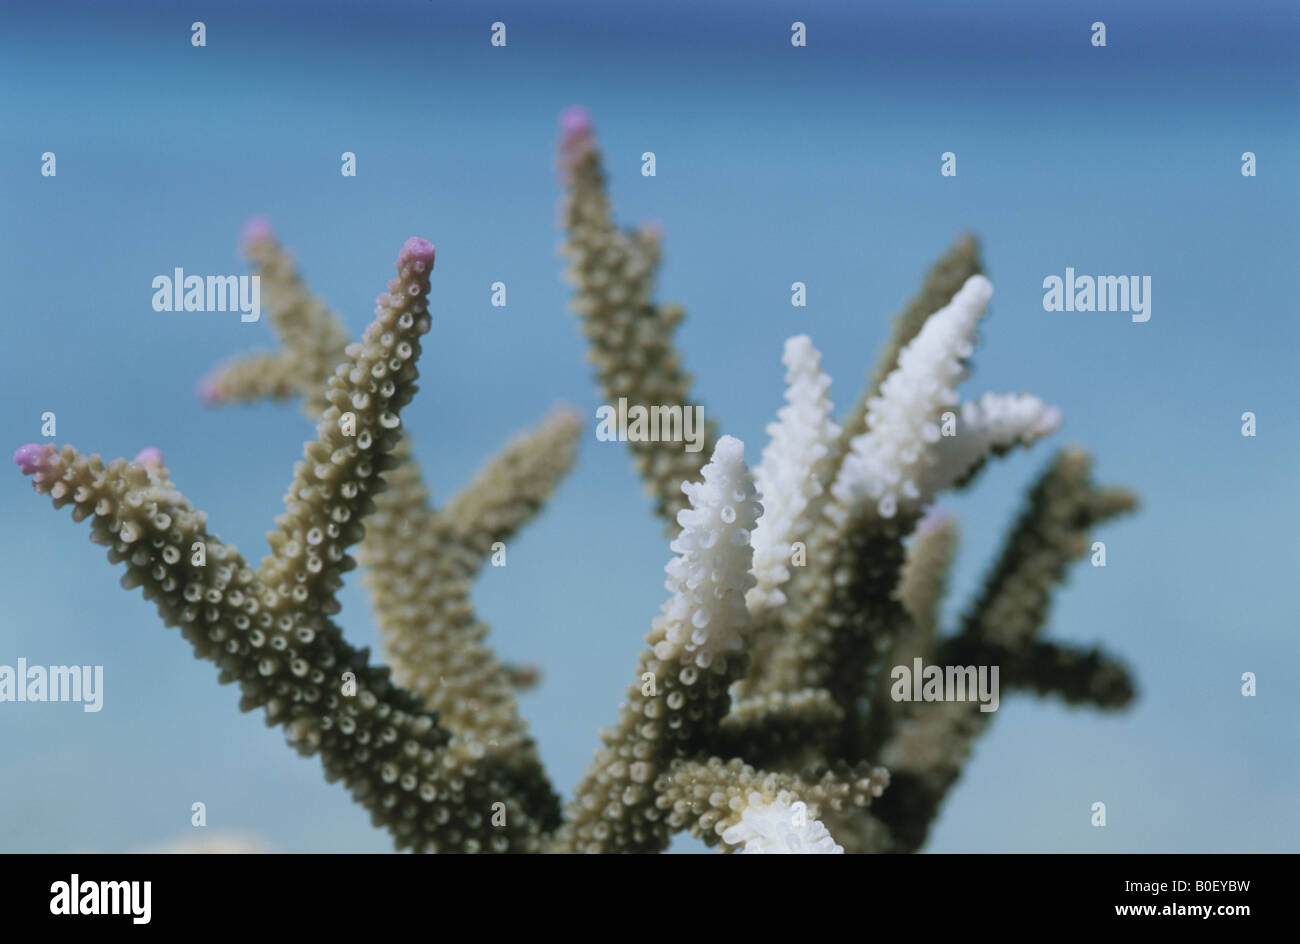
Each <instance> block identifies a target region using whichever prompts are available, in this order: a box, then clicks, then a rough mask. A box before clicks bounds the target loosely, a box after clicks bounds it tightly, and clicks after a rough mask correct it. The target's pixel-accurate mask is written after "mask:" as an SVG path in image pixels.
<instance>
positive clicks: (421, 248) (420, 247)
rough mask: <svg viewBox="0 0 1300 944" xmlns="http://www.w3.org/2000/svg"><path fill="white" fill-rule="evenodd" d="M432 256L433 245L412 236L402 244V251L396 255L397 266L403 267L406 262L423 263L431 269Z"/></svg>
mask: <svg viewBox="0 0 1300 944" xmlns="http://www.w3.org/2000/svg"><path fill="white" fill-rule="evenodd" d="M433 256H434V249H433V243H431V242H429V241H428V240H427V239H421V238H420V237H419V236H412V237H411V238H410V239H408V240H407V241H406V242H404V243H403V244H402V251H401V252H400V253H398V254H397V264H398V265H399V266H403V265H406V264H407V263H408V262H423V263H424V264H425V265H426V266H429V267H430V268H432V267H433Z"/></svg>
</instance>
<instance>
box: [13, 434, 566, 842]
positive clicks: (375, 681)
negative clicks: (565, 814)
mask: <svg viewBox="0 0 1300 944" xmlns="http://www.w3.org/2000/svg"><path fill="white" fill-rule="evenodd" d="M14 459H15V461H16V462H17V464H18V466H19V467H20V469H21V470H22V471H23V472H24V473H25V474H27V475H30V476H31V477H32V481H33V484H34V485H35V488H36V491H37V492H38V493H41V494H46V495H49V496H50V498H51V499H52V500H53V503H54V506H55V507H56V508H61V507H63V506H65V505H71V506H72V515H73V518H74V519H75V520H78V521H80V520H82V519H85V518H88V517H89V518H91V539H92V540H94V541H95V542H96V543H98V544H104V545H107V546H108V548H109V551H108V557H109V561H110V562H112V563H122V564H124V565H125V567H126V573H125V574H124V576H123V577H122V584H123V586H125V587H127V588H131V587H136V586H138V587H141V588H142V590H143V592H144V595H145V598H146V599H148V600H150V601H152V602H153V603H154V604H155V605H156V606H157V608H158V612H159V614H160V615H161V616H162V618H163V621H164V622H165V623H166V624H167V625H169V626H174V627H178V628H179V629H180V630H181V634H182V635H183V636H184V637H185V639H186V640H187V641H188V642H189V643H190V644H191V645H192V646H193V647H194V653H195V656H196V657H198V658H201V659H206V660H208V661H210V662H213V663H215V664H216V665H217V666H218V667H219V668H220V669H221V673H220V676H219V681H221V682H222V683H223V684H229V683H230V682H238V683H239V686H240V689H241V693H242V694H241V697H240V702H239V704H240V708H241V710H243V711H251V710H253V709H255V708H261V709H262V710H263V711H264V712H265V715H266V720H267V723H268V724H272V725H279V726H283V727H284V728H285V730H286V733H287V737H288V739H289V741H290V743H291V744H293V745H294V746H295V747H296V749H297V750H298V751H299V752H300V753H302V754H304V755H312V754H319V755H320V757H321V763H322V765H323V766H324V768H325V775H326V778H327V779H329V780H331V781H333V780H342V781H343V782H344V783H345V784H346V786H347V787H348V789H349V790H350V791H351V792H352V795H353V797H354V798H355V799H356V800H357V801H358V802H359V803H361V804H362V805H363V806H365V807H366V809H368V810H369V811H370V812H371V815H372V818H373V819H374V822H375V824H376V825H377V826H382V827H384V828H386V829H388V830H389V831H390V832H391V833H392V834H393V836H394V839H395V841H396V843H397V846H398V848H411V849H416V850H418V851H430V852H432V851H480V850H482V851H487V850H493V851H510V850H515V851H533V850H536V848H537V847H538V844H539V838H540V835H541V833H542V831H543V829H545V828H547V827H548V825H549V823H550V822H551V821H552V820H553V818H554V811H553V810H548V809H546V808H545V807H544V806H543V807H541V808H540V809H539V808H537V807H532V806H529V805H527V804H526V803H524V802H521V801H520V799H519V796H518V794H517V793H516V792H515V791H514V789H513V784H512V783H511V782H510V781H509V780H508V778H505V777H502V776H498V775H494V773H493V772H491V771H487V772H484V773H479V774H476V775H475V776H474V777H472V778H461V777H458V776H455V775H452V774H449V772H448V770H447V766H446V764H445V763H444V761H445V759H446V756H447V751H446V745H447V743H448V741H449V739H450V733H449V732H448V731H447V730H446V729H444V728H443V727H441V726H440V725H439V724H438V718H437V714H436V713H434V712H430V711H428V710H427V709H426V708H425V706H424V704H423V702H422V701H421V700H420V699H419V698H417V697H416V696H414V695H412V694H411V693H410V692H407V691H406V690H404V689H402V688H399V687H398V686H396V685H394V684H393V683H392V682H391V681H390V679H389V673H388V670H387V669H384V668H378V667H375V666H372V665H369V664H368V663H367V659H366V653H365V652H364V651H358V650H356V649H354V648H353V647H351V646H349V645H348V644H347V643H346V642H345V641H344V639H343V637H342V634H341V633H340V632H339V630H338V627H337V626H335V625H334V624H333V623H332V622H331V621H330V620H329V619H328V618H326V617H325V616H323V615H322V614H321V613H320V612H318V611H317V612H312V611H304V612H300V613H280V614H278V615H277V614H276V613H274V612H272V611H271V610H269V609H268V608H267V607H266V606H264V605H263V600H264V598H265V596H266V593H267V588H266V587H265V586H263V584H262V583H261V581H260V580H259V578H258V576H257V574H256V573H255V572H254V571H253V570H252V568H250V567H249V566H248V563H247V562H246V561H245V560H244V558H243V557H242V556H241V555H240V554H239V552H238V551H237V550H236V549H235V548H234V547H233V546H232V545H228V544H226V543H224V542H222V541H221V540H220V539H219V538H217V537H216V536H215V535H213V534H212V533H210V532H209V531H208V529H207V524H206V516H205V515H204V514H203V513H202V512H199V511H196V510H195V509H194V507H193V506H192V505H191V504H190V503H189V502H188V501H187V500H186V499H185V498H184V496H182V495H181V494H180V493H179V492H177V491H176V489H175V488H174V487H173V486H172V485H171V483H170V481H169V479H168V476H167V473H166V470H165V469H164V468H163V467H162V464H161V459H160V457H155V456H150V457H148V458H147V459H146V460H145V461H136V462H131V463H128V462H125V461H124V460H121V459H116V460H114V461H112V462H110V463H108V464H107V465H106V464H105V463H104V462H103V461H102V460H101V459H100V458H99V457H98V456H90V457H85V456H82V455H80V454H79V453H78V452H77V451H76V450H75V449H73V448H72V447H71V446H65V447H63V449H62V450H56V449H55V448H54V447H53V446H50V445H30V446H23V447H22V448H20V449H19V450H18V452H17V453H16V454H15V456H14ZM155 459H157V461H154V460H155ZM498 800H500V801H504V802H505V803H506V808H507V814H508V819H507V822H508V824H509V825H508V826H507V827H505V828H495V827H492V826H490V825H489V824H490V818H491V815H492V804H493V803H494V802H496V801H498Z"/></svg>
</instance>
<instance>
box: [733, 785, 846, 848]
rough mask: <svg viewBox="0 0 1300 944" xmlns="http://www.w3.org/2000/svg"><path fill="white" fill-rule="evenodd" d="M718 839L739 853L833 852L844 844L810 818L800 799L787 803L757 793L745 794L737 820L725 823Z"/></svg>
mask: <svg viewBox="0 0 1300 944" xmlns="http://www.w3.org/2000/svg"><path fill="white" fill-rule="evenodd" d="M722 841H723V842H725V843H728V844H730V845H733V846H742V847H743V848H741V850H740V852H741V853H743V854H749V855H753V854H767V855H772V854H776V855H836V854H842V853H843V852H844V847H843V846H841V845H838V844H837V843H836V842H835V838H834V837H833V836H831V834H830V832H829V830H827V829H826V826H825V825H824V824H823V823H822V822H820V821H819V820H815V819H810V818H809V817H808V813H807V809H806V807H805V806H804V804H803V803H802V802H799V803H794V804H789V803H785V802H783V800H782V798H779V797H778V798H777V799H775V800H769V799H767V798H765V797H764V796H763V795H762V794H761V793H751V794H750V795H749V805H748V806H746V807H745V809H744V811H743V812H742V813H741V816H740V822H738V823H736V824H735V825H734V826H730V827H728V828H727V829H726V830H725V831H724V832H723V834H722Z"/></svg>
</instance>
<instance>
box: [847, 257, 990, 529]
mask: <svg viewBox="0 0 1300 944" xmlns="http://www.w3.org/2000/svg"><path fill="white" fill-rule="evenodd" d="M992 295H993V286H992V285H991V284H990V283H989V280H988V279H986V278H984V276H982V275H974V276H971V277H970V278H969V279H967V280H966V283H965V284H964V285H963V286H962V287H961V289H960V290H959V291H958V292H957V294H956V295H954V296H953V299H952V301H951V302H949V303H948V305H947V306H946V307H944V308H941V309H939V311H937V312H935V313H934V314H933V315H931V316H930V317H929V318H928V319H927V320H926V322H925V325H924V326H923V327H922V328H921V331H920V332H919V333H918V334H917V336H916V337H915V338H913V339H912V341H911V342H910V343H909V344H908V345H907V347H905V348H903V350H902V352H901V353H900V354H899V356H898V367H897V368H896V369H895V370H894V371H893V373H891V374H890V375H889V376H888V377H887V378H885V382H884V383H883V384H882V385H881V388H880V396H878V397H873V398H872V399H871V400H870V401H869V404H868V410H867V432H865V433H863V434H862V435H860V436H856V437H854V439H853V441H852V443H851V444H850V451H849V454H848V455H847V456H845V458H844V462H843V464H842V465H841V467H840V474H839V476H838V478H837V479H836V481H835V485H834V486H833V487H832V490H831V491H832V494H833V495H834V496H835V499H836V501H837V502H838V508H837V509H836V511H837V513H839V514H852V513H854V512H856V511H857V510H858V509H860V508H862V507H864V506H865V504H866V503H867V502H868V501H872V502H875V508H876V511H877V512H878V513H879V514H880V516H881V517H883V518H892V517H893V516H894V515H895V514H896V513H897V512H898V511H899V509H900V508H901V509H906V510H909V511H914V510H916V509H918V508H919V507H920V506H921V505H922V504H923V503H924V502H925V500H926V499H927V498H929V497H930V495H929V494H928V493H927V492H926V491H925V488H926V487H927V486H928V485H929V484H930V481H931V473H930V467H931V466H933V465H934V464H935V463H936V461H937V456H936V454H935V452H934V449H933V447H934V445H935V444H936V443H937V442H938V441H939V439H940V435H939V425H938V420H939V419H940V417H941V415H942V413H943V411H944V410H945V409H948V408H950V407H953V406H956V405H957V403H958V402H959V401H958V397H957V389H956V388H957V385H958V384H959V383H961V382H962V381H963V380H964V379H965V378H966V373H967V371H966V367H965V364H964V363H963V362H964V361H965V359H966V358H967V357H969V356H970V354H971V351H972V349H973V347H974V343H975V326H976V324H977V323H978V322H979V319H980V318H981V317H983V315H984V311H985V308H986V307H987V305H988V301H989V298H991V297H992Z"/></svg>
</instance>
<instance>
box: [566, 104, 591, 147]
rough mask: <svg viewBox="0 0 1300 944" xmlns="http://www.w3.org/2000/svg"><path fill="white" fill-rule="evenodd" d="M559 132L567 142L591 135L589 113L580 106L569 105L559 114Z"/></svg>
mask: <svg viewBox="0 0 1300 944" xmlns="http://www.w3.org/2000/svg"><path fill="white" fill-rule="evenodd" d="M560 131H561V132H562V133H563V134H564V137H565V138H566V139H568V140H572V139H574V138H579V137H582V136H584V135H588V134H591V112H589V111H587V109H585V108H583V107H582V106H581V105H570V106H569V107H568V108H566V109H564V111H562V112H560Z"/></svg>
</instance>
